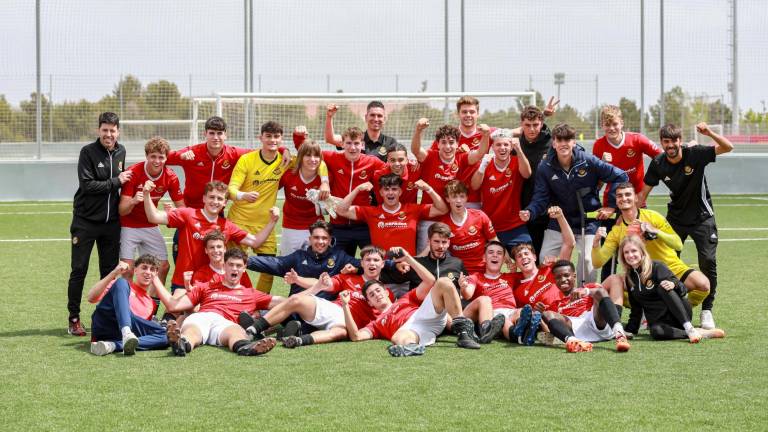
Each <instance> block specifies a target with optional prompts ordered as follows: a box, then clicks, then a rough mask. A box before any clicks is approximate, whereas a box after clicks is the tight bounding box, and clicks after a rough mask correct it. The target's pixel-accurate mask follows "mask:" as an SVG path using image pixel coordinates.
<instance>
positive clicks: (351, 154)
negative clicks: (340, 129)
mask: <svg viewBox="0 0 768 432" xmlns="http://www.w3.org/2000/svg"><path fill="white" fill-rule="evenodd" d="M343 139H344V144H343V148H344V157H346V158H347V160H348V161H351V162H354V161H356V160H358V159H360V156H361V155H362V154H363V148H365V144H363V137H358V138H350V137H348V136H345V137H344V138H343Z"/></svg>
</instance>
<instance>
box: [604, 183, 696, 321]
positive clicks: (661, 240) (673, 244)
mask: <svg viewBox="0 0 768 432" xmlns="http://www.w3.org/2000/svg"><path fill="white" fill-rule="evenodd" d="M616 205H617V206H618V208H619V211H620V212H621V217H620V218H619V219H618V220H617V221H616V224H615V225H614V226H613V228H612V229H611V231H610V232H609V233H608V236H607V237H606V238H605V243H604V244H603V245H602V246H600V235H595V241H594V242H593V243H592V262H593V263H594V265H595V267H600V266H602V265H603V264H604V263H605V262H606V261H608V260H609V259H610V257H611V256H613V254H614V253H615V252H616V249H618V247H619V242H620V241H621V240H622V239H623V238H624V237H627V236H630V235H635V236H638V237H640V238H642V239H644V241H645V247H646V250H647V251H648V255H649V256H650V257H651V259H652V260H657V261H661V262H663V263H664V265H666V266H667V267H668V268H669V269H670V270H671V271H672V273H674V275H675V277H676V278H678V279H679V280H680V282H682V283H683V284H684V285H685V288H686V290H687V293H688V301H689V302H690V303H691V306H698V305H700V304H701V302H702V301H704V299H705V298H706V297H707V295H709V279H707V277H706V276H705V275H704V273H702V272H700V271H698V270H694V269H693V268H691V267H689V266H688V265H686V264H685V263H684V262H683V261H682V260H681V259H680V257H679V256H678V253H680V251H682V250H683V242H682V241H681V240H680V237H679V236H678V235H677V233H676V232H675V230H674V229H672V226H671V225H670V224H669V222H667V219H665V218H664V216H662V215H661V214H660V213H658V212H655V211H653V210H649V209H644V208H640V202H639V200H638V197H637V193H636V192H635V189H634V187H633V186H632V183H621V184H620V185H618V186H617V187H616ZM603 285H604V286H605V287H606V288H609V287H611V286H612V285H618V286H619V287H620V288H621V289H624V278H623V277H621V275H612V276H610V277H609V278H607V279H606V280H605V281H604V282H603ZM684 292H685V291H684Z"/></svg>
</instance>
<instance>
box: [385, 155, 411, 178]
mask: <svg viewBox="0 0 768 432" xmlns="http://www.w3.org/2000/svg"><path fill="white" fill-rule="evenodd" d="M387 164H388V165H389V170H390V171H392V173H393V174H397V175H399V176H402V175H403V174H404V173H405V167H406V166H407V165H408V154H407V153H406V152H404V151H391V152H389V153H387Z"/></svg>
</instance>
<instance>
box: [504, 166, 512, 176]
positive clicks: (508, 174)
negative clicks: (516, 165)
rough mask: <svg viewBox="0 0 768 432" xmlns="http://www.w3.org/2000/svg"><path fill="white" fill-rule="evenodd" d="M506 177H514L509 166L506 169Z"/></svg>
mask: <svg viewBox="0 0 768 432" xmlns="http://www.w3.org/2000/svg"><path fill="white" fill-rule="evenodd" d="M504 177H512V170H511V169H509V167H507V169H505V170H504Z"/></svg>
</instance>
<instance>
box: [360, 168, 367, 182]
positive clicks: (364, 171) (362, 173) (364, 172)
mask: <svg viewBox="0 0 768 432" xmlns="http://www.w3.org/2000/svg"><path fill="white" fill-rule="evenodd" d="M358 177H360V180H364V179H366V178H368V171H366V170H362V171H360V175H359V176H358Z"/></svg>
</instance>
